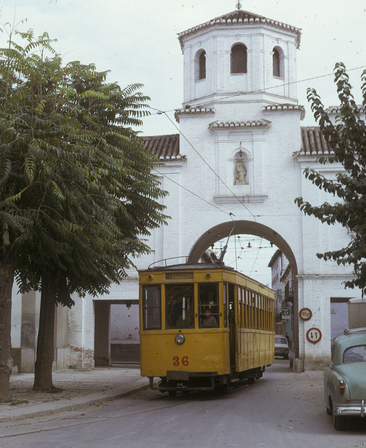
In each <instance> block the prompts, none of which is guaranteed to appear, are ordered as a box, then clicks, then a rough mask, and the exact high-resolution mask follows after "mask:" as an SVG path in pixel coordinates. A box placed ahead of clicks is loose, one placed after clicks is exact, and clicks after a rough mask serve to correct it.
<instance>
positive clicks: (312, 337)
mask: <svg viewBox="0 0 366 448" xmlns="http://www.w3.org/2000/svg"><path fill="white" fill-rule="evenodd" d="M321 338H322V332H321V331H320V330H319V328H310V330H308V331H307V333H306V339H307V340H308V341H309V342H311V343H312V344H316V343H317V342H319V341H320V339H321Z"/></svg>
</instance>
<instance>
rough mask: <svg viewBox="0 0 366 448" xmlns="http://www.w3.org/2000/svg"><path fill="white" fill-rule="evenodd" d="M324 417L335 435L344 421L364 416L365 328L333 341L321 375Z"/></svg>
mask: <svg viewBox="0 0 366 448" xmlns="http://www.w3.org/2000/svg"><path fill="white" fill-rule="evenodd" d="M324 398H325V405H326V409H327V414H329V415H332V416H333V424H334V427H335V429H336V430H337V431H342V430H343V429H344V428H345V423H346V417H348V416H361V417H364V416H365V413H366V409H365V400H366V328H362V329H355V330H345V334H343V335H340V336H337V337H336V338H335V339H334V344H333V347H332V359H331V362H330V364H329V366H328V368H327V369H326V371H325V375H324Z"/></svg>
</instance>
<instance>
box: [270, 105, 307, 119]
mask: <svg viewBox="0 0 366 448" xmlns="http://www.w3.org/2000/svg"><path fill="white" fill-rule="evenodd" d="M262 110H263V112H274V111H285V112H286V111H289V110H299V111H300V112H301V120H303V119H304V117H305V107H304V106H299V105H297V104H291V103H286V104H268V105H267V106H263V108H262Z"/></svg>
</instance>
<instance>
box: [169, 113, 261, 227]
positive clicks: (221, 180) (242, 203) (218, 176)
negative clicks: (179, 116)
mask: <svg viewBox="0 0 366 448" xmlns="http://www.w3.org/2000/svg"><path fill="white" fill-rule="evenodd" d="M163 113H164V115H165V116H166V117H167V118H168V120H169V121H170V122H171V123H172V125H173V126H174V127H175V128H176V129H177V130H178V132H179V134H180V135H181V136H182V137H183V138H184V139H185V140H186V142H187V143H188V144H189V145H190V146H191V148H192V149H193V150H194V151H195V152H196V154H197V155H198V156H199V157H200V158H201V159H202V161H203V162H204V163H205V164H206V165H207V166H208V168H209V169H210V170H211V171H212V172H213V174H214V175H215V176H216V177H217V178H218V179H219V181H220V182H222V184H223V185H225V187H226V188H227V189H228V190H229V191H230V193H231V194H232V195H233V196H234V197H235V198H236V199H237V200H238V202H239V203H240V204H241V205H242V206H243V207H244V208H245V209H246V210H247V211H248V212H249V213H250V214H251V215H252V217H253V219H254V221H256V217H255V215H254V214H253V213H252V211H251V210H249V208H248V207H247V206H246V205H245V204H244V202H242V201H241V199H240V198H238V196H237V195H236V194H235V193H234V192H233V191H232V190H231V188H230V187H229V186H228V185H227V184H226V182H224V180H223V179H222V178H221V177H220V175H219V174H217V173H216V171H215V170H214V169H213V168H212V167H211V165H210V164H209V163H208V162H207V161H206V159H205V158H204V157H202V155H201V154H200V153H199V151H197V149H196V148H195V147H194V146H193V144H192V143H191V142H190V141H189V140H188V138H187V137H186V136H185V135H184V134H183V132H182V131H181V130H180V129H179V127H178V126H177V125H176V124H175V123H174V122H173V120H172V119H171V118H170V117H169V116H168V114H166V113H165V112H163Z"/></svg>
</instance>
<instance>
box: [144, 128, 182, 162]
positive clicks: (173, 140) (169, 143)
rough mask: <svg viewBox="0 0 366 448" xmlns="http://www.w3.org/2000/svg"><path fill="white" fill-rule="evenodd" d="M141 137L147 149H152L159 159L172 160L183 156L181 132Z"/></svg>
mask: <svg viewBox="0 0 366 448" xmlns="http://www.w3.org/2000/svg"><path fill="white" fill-rule="evenodd" d="M141 138H142V140H143V142H144V145H145V149H147V150H148V151H151V152H152V153H153V154H154V155H155V156H156V157H157V158H158V159H161V160H172V159H181V158H182V156H181V155H180V154H179V134H169V135H154V136H151V137H141Z"/></svg>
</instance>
